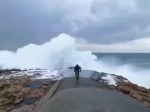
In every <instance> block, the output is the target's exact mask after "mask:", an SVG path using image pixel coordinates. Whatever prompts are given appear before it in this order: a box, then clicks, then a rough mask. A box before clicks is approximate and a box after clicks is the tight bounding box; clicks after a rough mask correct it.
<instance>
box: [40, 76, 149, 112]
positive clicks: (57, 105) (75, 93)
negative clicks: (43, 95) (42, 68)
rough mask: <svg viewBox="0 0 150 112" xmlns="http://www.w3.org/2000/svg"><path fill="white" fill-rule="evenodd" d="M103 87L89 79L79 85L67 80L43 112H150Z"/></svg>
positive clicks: (118, 93) (135, 102) (137, 103)
mask: <svg viewBox="0 0 150 112" xmlns="http://www.w3.org/2000/svg"><path fill="white" fill-rule="evenodd" d="M101 87H103V86H102V85H100V84H99V83H97V82H94V81H93V80H91V79H89V78H81V79H80V80H79V84H76V82H75V79H74V78H65V79H63V80H62V82H61V84H60V86H59V87H58V89H57V91H56V93H55V95H54V96H53V97H52V98H51V99H50V100H49V101H48V102H47V103H46V104H45V105H44V107H43V109H42V110H41V112H150V109H148V108H146V107H144V106H143V105H142V104H141V103H139V102H138V101H136V100H135V99H133V98H131V97H129V96H127V95H125V94H123V93H121V92H119V91H115V90H113V91H111V90H108V89H102V88H101Z"/></svg>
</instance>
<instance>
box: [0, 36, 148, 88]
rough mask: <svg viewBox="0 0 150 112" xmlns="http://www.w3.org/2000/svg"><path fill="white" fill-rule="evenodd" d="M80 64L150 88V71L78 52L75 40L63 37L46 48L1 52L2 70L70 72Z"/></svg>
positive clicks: (36, 46) (0, 63) (38, 47)
mask: <svg viewBox="0 0 150 112" xmlns="http://www.w3.org/2000/svg"><path fill="white" fill-rule="evenodd" d="M77 63H78V64H79V65H80V66H81V67H82V68H83V69H90V70H96V71H99V72H108V73H114V74H118V75H123V76H124V77H126V78H128V79H129V80H130V81H131V82H133V83H137V84H139V85H141V86H145V87H150V76H149V75H148V74H149V73H150V71H149V70H147V71H146V70H135V69H134V67H133V66H131V65H128V64H126V65H123V64H118V63H115V60H114V61H113V62H110V61H107V60H103V59H99V60H98V59H97V57H96V56H95V55H93V54H92V52H91V51H79V50H77V43H76V41H75V39H74V38H73V37H71V36H69V35H67V34H61V35H59V36H58V37H55V38H53V39H52V40H51V41H49V42H47V43H45V44H43V45H35V44H29V45H27V46H24V47H22V48H19V49H18V50H17V51H16V52H11V51H0V65H1V66H2V68H20V69H30V68H44V69H50V70H58V69H67V68H68V67H69V66H74V65H76V64H77Z"/></svg>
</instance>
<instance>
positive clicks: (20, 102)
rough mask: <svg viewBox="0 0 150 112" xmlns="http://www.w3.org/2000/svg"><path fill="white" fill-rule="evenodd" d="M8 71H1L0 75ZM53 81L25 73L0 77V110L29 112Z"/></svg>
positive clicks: (4, 111) (3, 111)
mask: <svg viewBox="0 0 150 112" xmlns="http://www.w3.org/2000/svg"><path fill="white" fill-rule="evenodd" d="M5 73H6V74H5ZM9 73H10V71H6V70H5V71H1V75H9ZM38 75H39V74H38ZM53 83H54V81H52V80H48V79H46V80H42V79H40V80H36V79H32V78H31V77H29V76H27V75H23V76H15V77H14V76H12V77H9V79H8V78H2V79H0V112H10V111H11V112H29V110H31V107H32V106H33V105H35V104H36V103H37V102H38V101H39V100H40V99H41V98H42V97H43V96H44V95H45V93H46V92H47V91H48V90H49V88H50V87H51V86H52V85H53Z"/></svg>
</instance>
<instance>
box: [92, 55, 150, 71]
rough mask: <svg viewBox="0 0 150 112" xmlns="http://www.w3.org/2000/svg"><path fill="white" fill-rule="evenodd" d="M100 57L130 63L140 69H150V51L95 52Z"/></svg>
mask: <svg viewBox="0 0 150 112" xmlns="http://www.w3.org/2000/svg"><path fill="white" fill-rule="evenodd" d="M95 55H96V56H97V57H98V58H99V59H104V60H106V61H107V60H108V61H115V62H116V63H117V62H118V64H119V63H120V64H129V65H132V66H134V67H135V68H139V69H150V53H95Z"/></svg>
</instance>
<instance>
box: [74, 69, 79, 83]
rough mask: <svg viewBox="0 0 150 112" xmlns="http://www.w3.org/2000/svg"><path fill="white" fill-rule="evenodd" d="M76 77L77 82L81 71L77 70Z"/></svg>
mask: <svg viewBox="0 0 150 112" xmlns="http://www.w3.org/2000/svg"><path fill="white" fill-rule="evenodd" d="M75 78H76V82H77V83H78V80H79V71H76V72H75Z"/></svg>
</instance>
